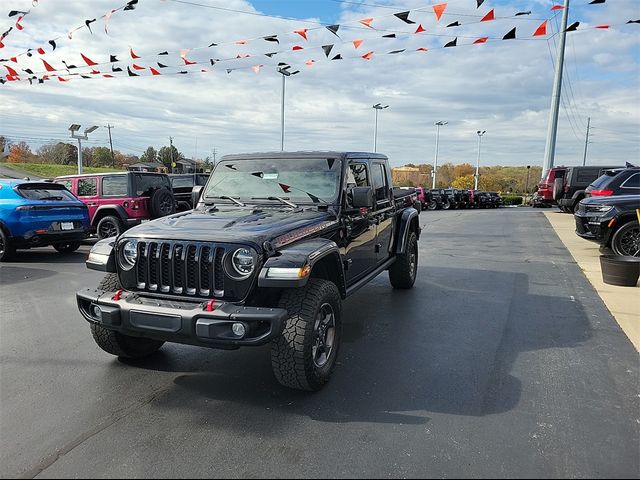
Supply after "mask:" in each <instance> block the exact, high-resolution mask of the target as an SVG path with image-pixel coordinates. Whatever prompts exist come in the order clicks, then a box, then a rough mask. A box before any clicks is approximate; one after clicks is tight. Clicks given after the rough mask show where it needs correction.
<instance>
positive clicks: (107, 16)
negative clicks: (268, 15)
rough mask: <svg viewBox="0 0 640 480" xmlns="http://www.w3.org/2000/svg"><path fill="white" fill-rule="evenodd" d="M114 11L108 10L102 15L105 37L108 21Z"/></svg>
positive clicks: (107, 31) (107, 30)
mask: <svg viewBox="0 0 640 480" xmlns="http://www.w3.org/2000/svg"><path fill="white" fill-rule="evenodd" d="M116 11H117V10H109V11H108V12H107V13H105V15H104V33H106V34H107V35H109V20H110V19H111V15H113V14H114V13H116Z"/></svg>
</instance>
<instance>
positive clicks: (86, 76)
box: [80, 75, 91, 79]
mask: <svg viewBox="0 0 640 480" xmlns="http://www.w3.org/2000/svg"><path fill="white" fill-rule="evenodd" d="M80 76H81V77H82V78H86V79H89V78H91V77H90V76H88V75H80Z"/></svg>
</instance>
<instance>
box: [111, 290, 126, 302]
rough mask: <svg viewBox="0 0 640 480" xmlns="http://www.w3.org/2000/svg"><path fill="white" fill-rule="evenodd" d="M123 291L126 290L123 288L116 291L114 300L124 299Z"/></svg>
mask: <svg viewBox="0 0 640 480" xmlns="http://www.w3.org/2000/svg"><path fill="white" fill-rule="evenodd" d="M122 292H124V290H122V289H120V290H118V291H116V293H115V295H114V296H113V300H115V301H116V302H117V301H118V300H120V299H122Z"/></svg>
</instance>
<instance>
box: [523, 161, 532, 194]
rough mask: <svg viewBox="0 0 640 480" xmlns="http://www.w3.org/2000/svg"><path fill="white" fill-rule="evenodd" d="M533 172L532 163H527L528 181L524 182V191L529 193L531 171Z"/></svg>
mask: <svg viewBox="0 0 640 480" xmlns="http://www.w3.org/2000/svg"><path fill="white" fill-rule="evenodd" d="M530 172H531V165H527V182H526V183H525V184H524V193H525V194H527V195H529V173H530Z"/></svg>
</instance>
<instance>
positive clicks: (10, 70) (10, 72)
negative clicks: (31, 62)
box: [4, 65, 18, 77]
mask: <svg viewBox="0 0 640 480" xmlns="http://www.w3.org/2000/svg"><path fill="white" fill-rule="evenodd" d="M4 68H6V69H7V71H8V72H9V75H11V76H12V77H17V76H18V72H16V71H15V70H14V69H13V68H11V67H10V66H8V65H5V66H4Z"/></svg>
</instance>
